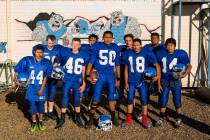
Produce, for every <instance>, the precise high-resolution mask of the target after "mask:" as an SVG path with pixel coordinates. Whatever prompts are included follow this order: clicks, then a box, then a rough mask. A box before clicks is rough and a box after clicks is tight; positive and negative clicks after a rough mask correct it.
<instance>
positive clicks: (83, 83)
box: [79, 66, 86, 93]
mask: <svg viewBox="0 0 210 140" xmlns="http://www.w3.org/2000/svg"><path fill="white" fill-rule="evenodd" d="M85 86H86V82H85V67H84V66H83V67H82V86H80V88H79V91H80V93H82V92H84V90H85Z"/></svg>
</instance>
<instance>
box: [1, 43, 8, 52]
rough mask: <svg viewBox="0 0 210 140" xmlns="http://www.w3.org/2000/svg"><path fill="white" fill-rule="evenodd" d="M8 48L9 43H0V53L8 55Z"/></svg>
mask: <svg viewBox="0 0 210 140" xmlns="http://www.w3.org/2000/svg"><path fill="white" fill-rule="evenodd" d="M6 46H7V42H0V53H4V54H6V53H7V49H6Z"/></svg>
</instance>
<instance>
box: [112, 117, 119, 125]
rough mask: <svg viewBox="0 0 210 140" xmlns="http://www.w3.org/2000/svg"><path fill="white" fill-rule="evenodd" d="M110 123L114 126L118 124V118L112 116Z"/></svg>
mask: <svg viewBox="0 0 210 140" xmlns="http://www.w3.org/2000/svg"><path fill="white" fill-rule="evenodd" d="M112 124H114V125H115V126H119V120H118V118H117V117H116V116H115V117H113V118H112Z"/></svg>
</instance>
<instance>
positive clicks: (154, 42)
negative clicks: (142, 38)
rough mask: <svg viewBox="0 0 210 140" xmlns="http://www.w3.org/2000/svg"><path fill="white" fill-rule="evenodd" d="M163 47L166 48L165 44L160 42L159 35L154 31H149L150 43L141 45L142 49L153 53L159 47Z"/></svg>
mask: <svg viewBox="0 0 210 140" xmlns="http://www.w3.org/2000/svg"><path fill="white" fill-rule="evenodd" d="M164 48H166V47H165V44H160V35H159V33H156V32H154V33H151V43H149V44H146V45H145V46H144V47H143V49H146V50H150V51H153V53H154V54H155V55H156V52H157V51H158V50H159V49H164Z"/></svg>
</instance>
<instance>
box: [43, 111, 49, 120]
mask: <svg viewBox="0 0 210 140" xmlns="http://www.w3.org/2000/svg"><path fill="white" fill-rule="evenodd" d="M43 120H44V121H48V120H49V117H48V113H44V114H43Z"/></svg>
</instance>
